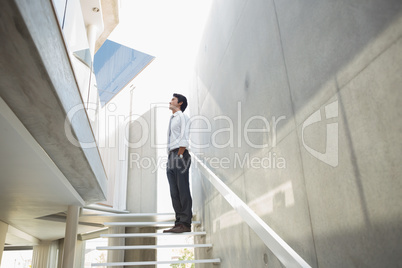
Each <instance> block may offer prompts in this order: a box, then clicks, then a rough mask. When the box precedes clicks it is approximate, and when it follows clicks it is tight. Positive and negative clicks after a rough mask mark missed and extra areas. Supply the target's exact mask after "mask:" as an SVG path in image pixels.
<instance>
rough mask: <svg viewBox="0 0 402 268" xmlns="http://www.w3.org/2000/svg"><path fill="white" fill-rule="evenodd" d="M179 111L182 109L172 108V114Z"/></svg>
mask: <svg viewBox="0 0 402 268" xmlns="http://www.w3.org/2000/svg"><path fill="white" fill-rule="evenodd" d="M178 111H180V109H178V110H172V114H175V113H177V112H178Z"/></svg>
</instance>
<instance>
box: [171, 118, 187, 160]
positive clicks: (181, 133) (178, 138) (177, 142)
mask: <svg viewBox="0 0 402 268" xmlns="http://www.w3.org/2000/svg"><path fill="white" fill-rule="evenodd" d="M189 138H190V118H189V117H188V115H187V114H183V112H182V111H177V112H175V113H174V114H173V115H172V116H171V117H170V122H169V128H168V132H167V152H168V153H169V152H170V151H171V150H174V149H177V148H179V147H186V148H187V149H188V148H189Z"/></svg>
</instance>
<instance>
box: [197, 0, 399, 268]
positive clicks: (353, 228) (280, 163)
mask: <svg viewBox="0 0 402 268" xmlns="http://www.w3.org/2000/svg"><path fill="white" fill-rule="evenodd" d="M208 21H209V22H208V24H207V25H206V28H205V33H204V37H203V40H202V42H201V45H200V51H199V56H198V61H197V65H196V70H195V76H194V82H193V85H192V92H193V94H192V95H191V96H190V98H189V101H190V104H189V108H190V109H191V114H192V115H201V116H203V117H205V118H206V119H207V120H201V119H200V120H195V121H194V125H193V126H194V127H198V128H203V129H204V132H203V133H193V134H192V141H193V143H195V144H196V145H197V144H198V145H200V144H204V145H205V144H206V145H207V146H205V147H206V148H202V149H197V148H196V146H193V152H195V153H197V154H198V155H199V157H200V158H201V159H202V160H206V161H207V163H208V165H209V166H210V167H211V169H212V170H213V171H214V172H215V173H216V174H217V175H218V176H219V177H220V178H221V179H222V180H223V181H224V182H225V183H226V184H227V185H228V186H229V187H230V188H231V189H232V190H233V191H234V192H235V193H236V194H237V195H239V197H240V198H242V200H243V201H245V202H246V203H247V204H248V205H249V206H250V207H251V208H252V209H253V210H254V211H255V212H256V213H257V214H258V215H259V216H260V217H261V218H262V219H263V220H264V221H265V222H266V223H267V224H268V225H269V226H270V227H272V228H273V229H274V230H275V232H277V233H278V234H279V235H280V236H281V237H282V238H283V239H284V240H285V241H286V242H287V243H288V244H289V245H290V246H291V247H292V248H293V249H294V250H295V251H296V252H297V253H298V254H300V256H301V257H302V258H303V259H304V260H305V261H307V262H308V263H309V264H310V265H311V266H312V267H395V266H397V265H398V264H400V263H401V261H402V257H401V255H400V254H398V253H397V252H401V250H402V246H401V243H400V240H401V237H402V228H401V226H402V225H401V223H402V213H401V212H402V207H401V206H400V204H401V203H402V195H401V194H400V193H401V190H402V183H401V180H400V174H401V171H402V167H401V165H400V162H401V155H402V151H401V139H400V133H401V130H402V120H400V118H401V116H402V109H401V108H400V103H401V101H402V93H401V92H402V91H401V84H402V76H401V73H402V38H401V36H402V3H401V2H400V1H396V0H395V1H391V0H386V1H357V0H354V1H335V2H334V1H328V0H324V1H313V0H306V1H299V2H295V1H289V0H285V1H275V0H270V1H265V0H250V1H244V0H235V1H228V0H219V1H215V2H214V4H213V6H212V9H211V13H210V17H209V20H208ZM317 111H318V112H317ZM217 116H226V117H225V118H222V117H221V118H217ZM253 116H254V117H253ZM255 116H257V117H255ZM320 116H321V117H320ZM264 118H265V119H264ZM208 122H209V123H210V126H211V128H210V131H208V130H207V124H208ZM251 129H260V130H261V131H264V129H265V132H256V131H252V130H251ZM245 130H246V133H245ZM248 130H251V132H247V131H248ZM219 147H220V148H219ZM214 157H215V158H214ZM207 158H208V159H207ZM244 160H245V162H243V161H244ZM259 161H260V162H259ZM261 161H262V162H261ZM192 170H193V196H194V207H193V209H194V212H195V213H196V214H197V216H198V217H199V218H200V219H201V220H202V222H203V228H205V229H206V231H207V232H208V236H207V237H205V238H203V239H204V240H205V241H206V242H212V243H213V244H214V247H213V249H212V250H211V251H204V250H197V254H198V255H202V256H206V257H220V258H222V264H221V267H268V266H269V267H281V264H280V263H279V261H278V260H277V259H276V258H275V257H274V256H273V254H272V253H271V252H270V251H269V249H267V247H266V246H265V245H264V244H263V243H262V241H261V240H259V238H258V237H257V236H256V234H255V233H254V232H253V231H252V230H251V229H250V228H249V227H248V226H247V225H246V224H245V223H244V221H242V220H241V219H240V218H239V216H238V215H237V214H236V213H235V212H234V211H233V210H232V209H231V207H230V206H229V205H228V204H227V202H226V201H225V200H224V199H223V197H222V196H220V195H219V194H218V193H217V192H216V191H215V190H214V189H213V188H212V186H211V185H210V184H209V183H208V182H207V181H206V180H204V179H203V175H202V174H201V173H200V172H199V171H198V170H197V168H196V167H194V166H193V169H192ZM200 267H201V266H200Z"/></svg>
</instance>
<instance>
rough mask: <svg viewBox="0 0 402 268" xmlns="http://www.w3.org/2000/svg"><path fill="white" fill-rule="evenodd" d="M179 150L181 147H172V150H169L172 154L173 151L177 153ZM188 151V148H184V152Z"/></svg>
mask: <svg viewBox="0 0 402 268" xmlns="http://www.w3.org/2000/svg"><path fill="white" fill-rule="evenodd" d="M178 151H179V148H176V149H172V150H170V151H169V154H171V153H177V152H178ZM186 151H187V149H185V150H184V153H185V152H186Z"/></svg>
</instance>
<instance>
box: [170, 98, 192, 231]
mask: <svg viewBox="0 0 402 268" xmlns="http://www.w3.org/2000/svg"><path fill="white" fill-rule="evenodd" d="M186 107H187V99H186V97H184V96H183V95H181V94H177V93H175V94H173V98H172V100H171V101H170V102H169V109H170V110H171V111H172V113H173V115H172V116H171V118H170V122H169V128H168V142H167V151H168V162H167V167H166V173H167V177H168V180H169V186H170V197H171V198H172V204H173V209H174V211H175V213H176V221H175V226H174V227H173V228H171V229H169V230H165V231H164V232H165V233H166V232H171V233H183V232H191V219H192V217H193V214H192V211H191V208H192V199H191V194H190V186H189V169H190V165H191V156H190V154H189V152H188V147H189V124H188V123H189V117H188V116H187V115H185V114H183V112H184V111H185V110H186Z"/></svg>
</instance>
